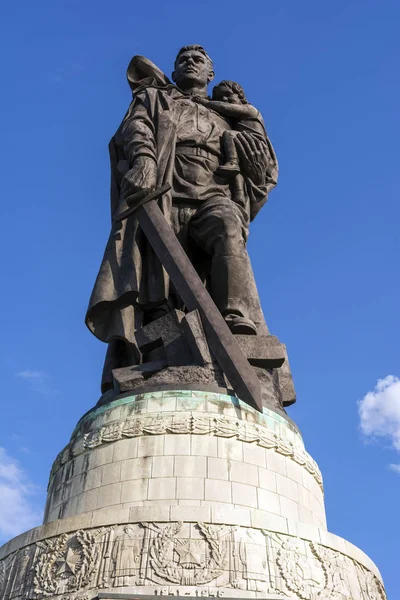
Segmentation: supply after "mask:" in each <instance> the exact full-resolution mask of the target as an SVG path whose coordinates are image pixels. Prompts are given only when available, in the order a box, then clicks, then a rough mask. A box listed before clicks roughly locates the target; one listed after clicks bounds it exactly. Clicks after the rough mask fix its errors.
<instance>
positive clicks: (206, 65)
mask: <svg viewBox="0 0 400 600" xmlns="http://www.w3.org/2000/svg"><path fill="white" fill-rule="evenodd" d="M213 78H214V71H213V64H212V60H211V58H210V57H209V56H208V54H207V52H206V51H205V50H204V48H203V46H199V45H198V44H192V45H191V46H184V47H183V48H181V49H180V50H179V52H178V55H177V57H176V59H175V68H174V72H173V73H172V80H173V81H175V83H176V85H177V86H178V87H179V88H180V89H181V90H183V91H185V92H190V91H192V90H196V91H199V90H204V92H205V91H206V89H207V85H208V84H209V83H210V81H212V80H213Z"/></svg>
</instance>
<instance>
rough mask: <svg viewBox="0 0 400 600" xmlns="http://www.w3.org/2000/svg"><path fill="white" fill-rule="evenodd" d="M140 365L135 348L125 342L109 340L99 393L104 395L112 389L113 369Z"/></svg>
mask: <svg viewBox="0 0 400 600" xmlns="http://www.w3.org/2000/svg"><path fill="white" fill-rule="evenodd" d="M139 363H140V354H139V351H138V349H137V348H136V346H134V345H133V344H129V342H127V341H126V340H119V339H115V340H111V342H110V343H109V344H108V347H107V352H106V356H105V360H104V367H103V374H102V377H101V393H102V394H104V393H105V392H108V390H112V389H113V387H114V380H113V376H112V371H113V369H119V368H121V367H129V366H130V365H137V364H139Z"/></svg>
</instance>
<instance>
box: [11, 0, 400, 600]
mask: <svg viewBox="0 0 400 600" xmlns="http://www.w3.org/2000/svg"><path fill="white" fill-rule="evenodd" d="M244 6H245V10H244ZM399 18H400V5H399V4H398V2H397V1H396V0H385V1H384V2H383V1H378V0H375V1H373V0H359V1H351V0H347V1H344V0H337V1H336V2H321V1H320V0H306V1H305V2H298V0H284V1H282V2H272V1H271V0H248V1H247V2H246V3H245V4H243V2H240V1H239V0H231V1H230V2H228V1H223V0H213V1H211V0H201V1H200V0H197V1H195V0H193V1H192V2H188V1H187V0H186V1H185V0H179V1H178V0H171V1H168V2H165V0H164V1H160V0H153V2H132V1H127V0H116V1H115V2H112V3H111V2H109V1H106V0H96V2H95V1H94V0H86V1H84V2H82V0H79V1H76V0H69V1H68V2H67V1H62V0H58V1H54V0H51V1H50V0H41V1H37V2H31V1H28V0H21V1H20V2H18V3H11V2H8V3H3V5H2V7H1V9H0V34H1V40H2V44H3V52H2V69H1V74H2V90H3V91H2V94H1V98H0V105H1V110H0V120H1V131H2V143H1V148H0V153H1V160H0V164H1V169H2V188H3V194H2V195H3V202H2V204H1V217H2V218H1V225H2V230H1V237H0V244H1V254H0V255H1V257H2V265H1V275H2V281H3V285H2V294H1V296H0V312H1V315H2V319H1V323H2V327H1V338H0V345H1V352H0V371H1V380H2V397H3V401H2V417H1V421H0V447H1V448H2V449H1V450H0V498H3V500H0V540H2V541H5V540H6V539H7V538H9V537H11V536H13V535H14V534H16V533H17V532H19V531H20V530H23V529H26V528H28V527H30V526H33V525H35V524H37V523H39V521H40V511H41V510H42V508H43V506H44V500H45V490H46V484H47V477H48V473H49V469H50V466H51V463H52V461H53V459H54V457H55V455H56V454H57V453H58V451H59V450H60V449H61V447H62V446H63V445H64V444H65V443H66V442H67V441H68V438H69V436H70V434H71V431H72V429H73V427H74V425H75V423H76V421H77V420H78V418H79V417H80V416H81V414H83V413H84V412H85V411H86V410H88V409H89V408H90V407H91V406H92V405H93V404H94V403H95V402H96V401H97V399H98V396H99V378H100V373H101V368H102V361H103V354H104V347H103V345H102V344H101V343H100V342H98V341H97V340H96V339H95V338H94V337H92V336H91V335H90V334H89V332H88V331H87V330H86V328H85V326H84V324H83V319H84V313H85V310H86V305H87V301H88V298H89V295H90V291H91V287H92V284H93V281H94V278H95V275H96V272H97V268H98V266H99V263H100V259H101V256H102V253H103V249H104V245H105V242H106V239H107V235H108V229H109V205H108V189H109V169H108V155H107V144H108V140H109V138H110V137H111V135H112V134H113V133H114V131H115V129H116V127H117V126H118V124H119V122H120V120H121V118H122V117H123V115H124V112H125V110H126V108H127V106H128V103H129V100H130V92H129V88H128V86H127V84H126V81H125V69H126V66H127V64H128V62H129V60H130V58H131V56H132V55H133V54H144V55H146V56H148V57H149V58H151V59H152V60H153V61H154V62H156V63H157V64H158V65H159V67H160V68H161V69H163V70H164V71H165V72H166V73H167V74H169V73H170V72H171V70H172V63H173V60H174V57H175V54H176V51H177V50H178V49H179V47H180V46H182V45H184V44H187V43H201V44H203V45H204V46H205V47H206V49H207V50H208V52H209V53H210V55H211V56H212V58H213V59H214V64H215V71H216V81H218V80H221V79H235V80H237V81H239V82H240V83H241V84H242V85H243V87H244V89H245V91H246V93H247V96H248V98H249V99H250V101H251V102H252V103H253V104H255V105H256V106H257V107H258V108H259V109H260V110H261V112H262V113H263V115H264V118H265V121H266V125H267V129H268V131H269V134H270V137H271V139H272V141H273V144H274V146H275V149H276V152H277V154H278V158H279V162H280V169H281V170H280V181H279V185H278V187H277V189H276V190H274V191H273V192H272V194H271V196H270V200H269V202H268V204H267V206H266V207H265V208H264V209H263V210H262V212H261V213H260V215H259V216H258V217H257V219H256V221H255V223H254V224H253V227H252V232H251V237H250V243H249V248H250V254H251V257H252V261H253V265H254V269H255V273H256V278H257V282H258V286H259V290H260V294H261V298H262V303H263V308H264V312H265V315H266V319H267V322H268V325H269V327H270V330H271V332H272V333H274V334H276V335H278V336H279V338H280V339H281V340H282V341H284V342H285V343H286V344H287V346H288V350H289V356H290V361H291V366H292V370H293V374H294V377H295V384H296V388H297V394H298V403H297V404H296V405H295V406H294V407H292V408H291V409H290V411H289V414H290V416H291V417H292V418H293V419H295V420H296V422H297V423H298V424H299V426H300V428H301V430H302V432H303V435H304V439H305V443H306V446H307V448H308V450H309V451H310V453H311V454H312V455H313V457H314V458H315V459H316V460H317V462H318V463H319V465H320V467H321V469H322V472H323V474H324V478H325V489H326V507H327V514H328V525H329V529H330V530H331V531H332V532H334V533H336V534H338V535H342V536H344V537H346V538H347V539H349V540H350V541H352V542H353V543H355V544H356V545H358V546H360V547H361V548H362V549H363V550H364V551H365V552H367V553H368V554H369V555H370V556H371V558H372V559H373V560H374V561H375V562H376V563H377V565H378V566H379V568H380V569H381V571H382V574H383V576H384V579H385V583H386V586H387V590H388V595H389V598H395V597H396V592H397V594H398V592H399V585H398V552H397V550H398V539H399V536H400V521H399V517H398V505H399V489H400V473H398V472H396V465H399V464H400V384H399V382H398V380H397V379H396V378H397V377H399V376H400V366H399V344H398V337H399V310H398V305H399V288H400V284H399V277H398V262H399V241H398V238H399V236H398V230H399V218H400V208H399V203H398V198H399V182H398V173H399V167H398V161H399V151H398V147H399V143H398V140H399V134H400V122H399V117H398V110H399V109H398V107H399V100H400V99H399V90H400V86H399V78H398V65H399V58H400V57H399V36H398V23H399ZM389 376H392V378H389V379H388V377H389ZM378 380H384V381H383V383H381V384H379V388H377V389H376V388H375V386H376V384H377V382H378ZM369 392H370V393H371V394H370V395H369V396H367V399H366V400H365V401H364V402H363V404H362V405H361V407H360V406H359V405H358V404H357V403H358V401H360V400H361V399H362V398H364V397H365V396H366V395H367V394H368V393H369ZM360 408H361V409H362V421H360V415H359V409H360ZM361 425H362V427H361ZM396 448H397V449H396ZM390 465H394V466H392V467H390ZM397 470H398V471H400V468H398V469H397Z"/></svg>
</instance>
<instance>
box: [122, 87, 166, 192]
mask: <svg viewBox="0 0 400 600" xmlns="http://www.w3.org/2000/svg"><path fill="white" fill-rule="evenodd" d="M121 136H122V140H123V148H124V153H125V156H126V159H127V161H128V164H129V171H128V172H127V173H126V174H125V176H124V178H123V180H122V183H121V190H122V193H123V196H124V197H125V199H126V200H127V202H128V203H129V204H131V203H135V201H138V200H140V199H141V197H142V196H144V195H147V194H148V193H149V192H150V191H152V190H153V189H154V187H155V186H156V181H157V146H156V139H155V127H154V123H153V120H152V111H151V106H150V98H149V94H148V92H147V90H143V91H142V92H141V93H140V94H138V95H137V96H136V97H135V100H134V102H133V103H132V104H131V106H130V108H129V111H128V114H127V115H126V117H125V119H124V123H123V125H122V128H121Z"/></svg>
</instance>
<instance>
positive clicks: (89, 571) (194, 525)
mask: <svg viewBox="0 0 400 600" xmlns="http://www.w3.org/2000/svg"><path fill="white" fill-rule="evenodd" d="M107 400H108V402H107ZM152 596H201V597H223V598H226V599H229V598H263V599H265V600H267V599H269V600H277V599H278V598H287V599H289V600H317V599H320V600H328V599H332V600H385V599H386V596H385V591H384V587H383V584H382V579H381V576H380V574H379V571H378V569H377V568H376V566H375V565H374V563H373V562H372V561H371V560H370V559H369V558H368V557H367V556H366V555H365V554H364V553H363V552H362V551H361V550H359V549H358V548H356V547H355V546H354V545H353V544H351V543H350V542H347V541H346V540H344V539H342V538H340V537H337V536H336V535H334V534H332V533H329V532H328V531H327V527H326V518H325V507H324V497H323V482H322V477H321V473H320V471H319V468H318V466H317V464H316V462H315V461H314V460H313V458H312V457H311V456H310V455H309V454H308V453H307V452H306V450H305V448H304V444H303V440H302V437H301V434H300V432H299V430H298V428H297V427H296V425H295V424H294V423H293V421H291V420H290V419H289V418H288V417H287V416H286V415H285V413H284V411H274V410H272V409H270V408H267V407H265V408H264V412H263V413H260V412H257V411H256V410H254V409H252V408H251V407H249V406H248V405H247V404H244V403H243V402H241V401H240V400H239V399H237V398H236V397H235V396H233V395H229V394H227V393H217V392H212V391H210V390H208V391H207V390H204V389H203V390H189V389H181V390H177V389H175V390H172V389H170V390H164V391H162V390H159V391H154V390H153V391H147V392H146V393H139V394H137V393H136V394H135V395H132V393H130V392H126V393H124V394H120V395H117V396H115V395H114V396H113V397H112V398H110V397H103V398H102V403H99V404H98V405H97V406H96V407H95V408H94V409H92V410H91V411H89V412H88V413H86V414H85V415H84V416H83V417H82V419H81V420H80V421H79V423H78V425H77V427H76V428H75V430H74V432H73V434H72V437H71V441H70V442H69V444H68V445H67V446H66V447H65V448H64V449H63V450H62V452H61V453H60V454H59V456H58V457H57V458H56V460H55V462H54V465H53V468H52V471H51V474H50V481H49V488H48V499H47V504H46V511H45V518H44V524H43V525H42V526H40V527H37V528H35V529H32V530H31V531H28V532H27V533H24V534H22V535H20V536H18V537H16V538H14V539H13V540H11V541H9V542H8V543H7V544H5V545H4V546H3V547H2V548H1V549H0V599H1V600H11V599H13V600H19V599H21V600H22V599H26V598H28V599H32V600H40V599H43V598H48V599H54V600H55V599H57V600H67V599H68V600H91V599H93V598H99V600H107V599H108V600H114V599H121V600H123V599H128V598H129V599H133V598H143V597H146V598H149V597H152Z"/></svg>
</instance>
